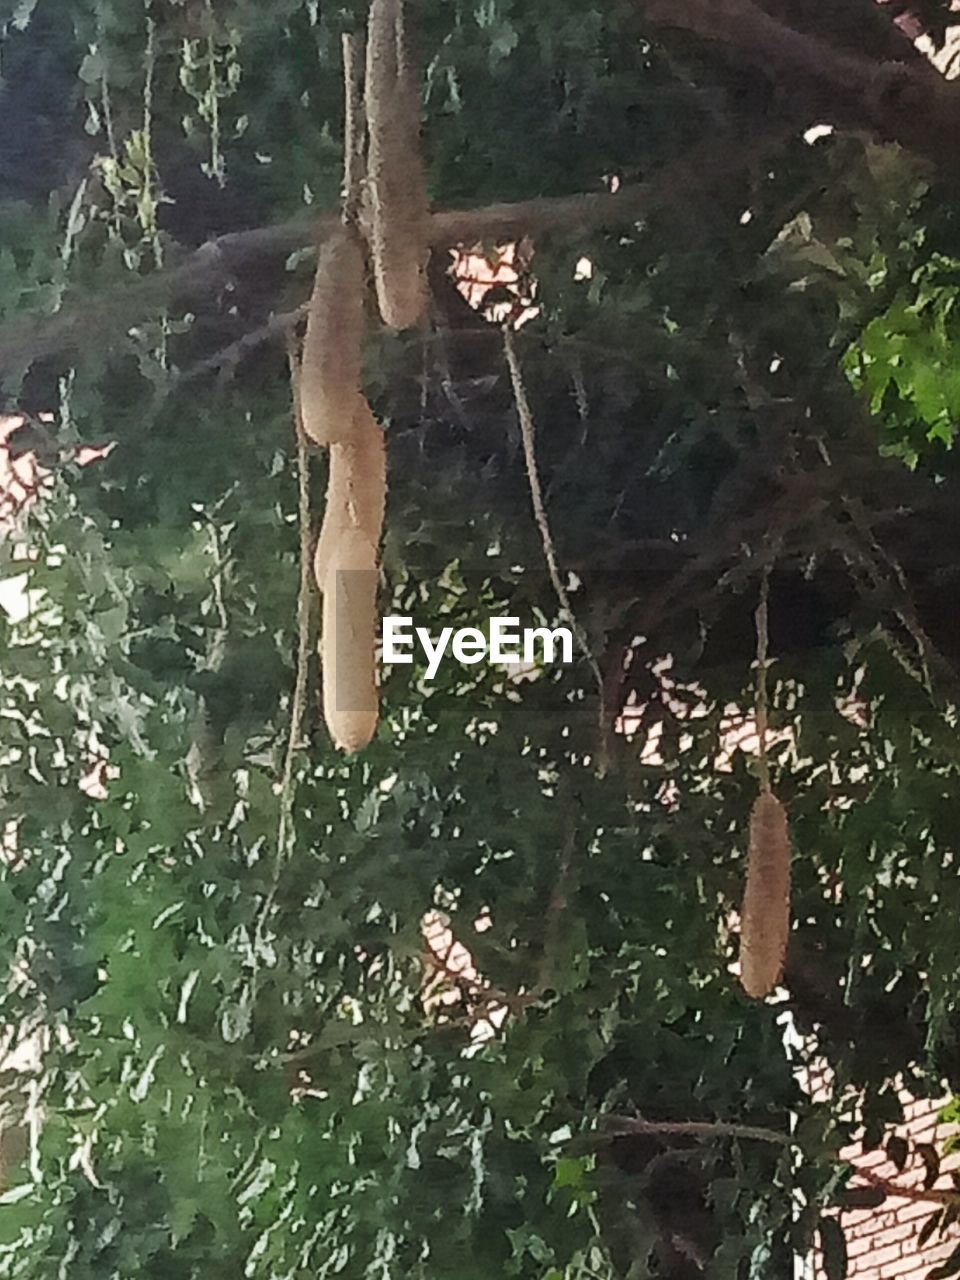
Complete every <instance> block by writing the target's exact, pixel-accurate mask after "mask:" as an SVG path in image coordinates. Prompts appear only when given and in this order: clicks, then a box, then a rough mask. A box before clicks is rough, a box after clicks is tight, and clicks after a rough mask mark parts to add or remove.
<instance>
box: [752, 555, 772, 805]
mask: <svg viewBox="0 0 960 1280" xmlns="http://www.w3.org/2000/svg"><path fill="white" fill-rule="evenodd" d="M769 601H770V566H769V564H767V565H764V569H763V576H762V577H761V579H760V602H759V603H758V605H757V611H756V614H755V621H756V627H757V740H758V745H757V767H758V770H759V773H760V788H761V790H763V791H767V792H769V790H770V761H769V759H768V758H767V721H768V714H769V706H768V697H767V651H768V649H769V639H770V638H769V628H768V618H767V610H768V605H769Z"/></svg>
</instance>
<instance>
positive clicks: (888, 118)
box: [639, 0, 960, 178]
mask: <svg viewBox="0 0 960 1280" xmlns="http://www.w3.org/2000/svg"><path fill="white" fill-rule="evenodd" d="M639 3H640V7H641V9H642V11H643V12H644V13H645V15H646V16H647V18H649V20H650V21H651V22H652V23H654V24H656V25H658V26H662V27H665V28H668V27H672V28H676V29H680V30H684V31H688V32H690V33H692V34H694V35H696V36H699V37H701V38H702V39H704V40H708V41H710V42H711V43H713V44H715V45H716V46H718V48H719V49H720V50H721V51H722V53H723V55H724V56H725V57H727V58H728V59H729V60H731V61H734V62H736V63H738V64H739V65H741V66H743V65H746V66H749V67H753V68H755V69H756V70H757V71H758V72H760V73H763V74H766V75H767V76H771V77H775V78H776V79H778V80H781V81H783V80H785V81H788V82H789V83H790V89H791V92H792V93H795V92H797V91H800V92H804V94H805V97H806V99H807V100H808V101H809V105H810V110H811V116H812V117H817V118H820V119H823V118H824V116H826V117H827V118H828V119H829V121H830V122H831V123H834V124H837V125H839V126H841V127H846V128H856V129H865V130H867V131H869V132H870V133H873V134H875V135H876V136H877V137H879V138H882V139H883V140H885V141H891V142H899V143H900V144H901V145H903V146H905V147H907V148H909V149H910V150H911V151H914V152H915V153H916V154H917V155H919V156H922V157H924V158H926V159H929V160H932V161H933V162H934V163H935V164H936V165H937V166H938V168H939V169H940V170H941V171H942V172H943V173H945V174H948V175H949V176H951V177H953V178H956V177H958V176H960V84H958V83H955V82H947V81H945V80H944V79H943V78H942V77H941V76H940V75H939V74H938V73H937V72H936V71H935V70H934V69H933V67H931V66H930V65H929V64H927V63H924V62H920V61H915V60H912V59H911V60H910V62H909V65H908V64H907V63H902V62H877V61H875V60H873V59H871V58H868V57H863V56H858V55H856V54H853V53H848V52H846V51H842V50H840V49H838V48H835V47H834V46H833V45H832V44H830V43H829V42H828V41H826V40H823V39H820V38H818V37H816V36H812V35H807V34H803V33H801V32H799V31H796V30H794V29H793V28H792V27H789V26H786V25H785V24H784V23H782V22H779V21H778V20H777V19H776V18H773V17H771V16H770V14H769V13H767V12H766V11H765V10H764V9H762V8H761V7H760V6H759V5H758V4H756V3H754V0H639ZM811 123H813V118H811Z"/></svg>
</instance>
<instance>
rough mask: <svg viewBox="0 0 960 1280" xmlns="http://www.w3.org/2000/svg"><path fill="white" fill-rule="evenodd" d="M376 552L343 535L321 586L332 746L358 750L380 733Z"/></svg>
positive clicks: (366, 542) (353, 534)
mask: <svg viewBox="0 0 960 1280" xmlns="http://www.w3.org/2000/svg"><path fill="white" fill-rule="evenodd" d="M376 631H377V549H376V547H375V546H374V544H373V543H372V542H371V541H370V539H369V538H368V537H367V536H366V534H365V533H363V532H362V531H361V530H360V529H344V530H341V532H340V534H339V536H338V537H337V539H336V543H335V546H334V548H333V550H332V552H331V556H330V560H329V562H328V564H327V567H326V573H325V577H324V581H323V630H322V635H321V645H322V651H321V653H322V666H323V718H324V720H325V721H326V723H327V728H328V729H329V731H330V736H331V738H332V739H333V741H334V744H335V745H336V746H337V747H339V748H340V749H341V750H342V751H351V752H352V751H359V750H361V748H363V747H365V746H366V745H367V744H368V743H369V742H370V740H371V738H372V737H373V735H374V733H376V730H377V719H378V717H379V699H378V696H377V673H376Z"/></svg>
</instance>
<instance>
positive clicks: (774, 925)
mask: <svg viewBox="0 0 960 1280" xmlns="http://www.w3.org/2000/svg"><path fill="white" fill-rule="evenodd" d="M789 936H790V830H789V827H788V825H787V815H786V811H785V810H784V807H783V805H782V804H781V803H780V801H779V800H778V799H777V797H776V796H775V795H772V794H771V793H770V792H769V791H762V792H761V793H760V795H758V796H757V798H756V800H755V801H754V805H753V812H752V813H751V815H750V854H749V859H748V862H747V883H746V888H745V890H744V895H743V911H742V913H741V917H740V981H741V983H742V985H743V989H744V991H746V993H747V995H749V996H754V997H755V998H757V999H760V998H762V997H763V996H766V995H769V993H770V992H771V991H772V990H773V989H774V987H775V986H776V985H777V983H778V982H779V981H780V979H781V977H782V976H783V967H784V964H785V962H786V958H787V941H788V939H789Z"/></svg>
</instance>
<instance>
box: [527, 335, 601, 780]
mask: <svg viewBox="0 0 960 1280" xmlns="http://www.w3.org/2000/svg"><path fill="white" fill-rule="evenodd" d="M503 349H504V352H505V354H506V357H507V367H508V368H509V370H510V382H511V384H512V386H513V398H514V402H515V404H516V408H517V419H518V421H519V423H520V436H521V439H522V441H523V457H524V462H525V463H526V469H527V480H528V482H529V485H530V500H531V503H532V504H533V514H534V519H535V520H536V522H537V528H538V530H539V531H540V541H541V542H542V544H543V555H544V559H545V560H546V562H547V571H548V573H549V574H550V581H551V582H552V583H553V589H554V591H555V592H556V596H557V599H558V601H559V602H560V608H561V610H562V612H563V613H564V614H565V615H566V618H567V621H568V622H569V623H570V627H571V630H572V631H573V634H574V636H575V637H576V641H577V644H578V645H579V647H580V651H581V653H582V654H583V656H584V658H585V659H586V661H587V665H588V666H589V668H590V671H591V672H592V674H593V678H594V680H595V681H596V685H597V692H598V695H599V698H600V772H601V774H602V773H604V772H605V771H606V767H607V762H608V759H609V743H608V734H609V726H608V724H607V711H606V699H605V692H606V690H605V686H604V681H603V672H602V671H601V670H600V664H599V662H597V659H596V658H595V657H594V655H593V651H592V649H591V648H590V641H589V639H588V637H587V633H586V632H585V631H584V629H583V627H582V626H581V625H580V623H579V622H578V620H577V617H576V614H575V613H574V611H573V606H572V605H571V603H570V595H569V592H568V591H567V588H566V585H565V583H564V581H563V577H562V575H561V573H560V565H559V563H558V561H557V552H556V547H555V546H554V542H553V536H552V534H551V532H550V521H549V519H548V517H547V511H546V507H545V506H544V502H543V489H542V487H541V484H540V472H539V469H538V467H537V449H536V428H535V426H534V421H533V411H532V410H531V408H530V401H529V400H528V399H527V390H526V386H525V385H524V381H523V371H522V370H521V368H520V361H519V359H518V357H517V349H516V346H515V345H514V341H513V331H512V329H511V328H510V326H509V324H506V325H504V326H503Z"/></svg>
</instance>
